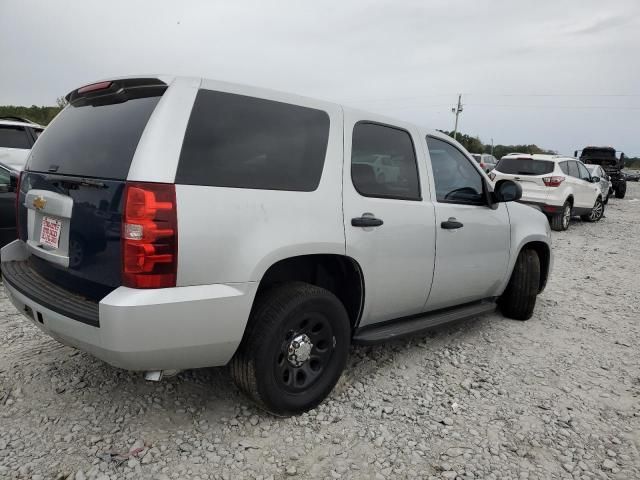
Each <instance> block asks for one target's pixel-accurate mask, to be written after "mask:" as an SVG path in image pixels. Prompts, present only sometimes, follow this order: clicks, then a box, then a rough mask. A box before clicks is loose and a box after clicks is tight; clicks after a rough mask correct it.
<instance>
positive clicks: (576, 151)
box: [573, 150, 578, 158]
mask: <svg viewBox="0 0 640 480" xmlns="http://www.w3.org/2000/svg"><path fill="white" fill-rule="evenodd" d="M573 156H574V157H576V158H578V150H574V151H573Z"/></svg>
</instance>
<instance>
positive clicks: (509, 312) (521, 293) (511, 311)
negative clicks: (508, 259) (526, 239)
mask: <svg viewBox="0 0 640 480" xmlns="http://www.w3.org/2000/svg"><path fill="white" fill-rule="evenodd" d="M539 289H540V258H539V257H538V253H537V252H536V251H535V250H531V249H525V250H522V251H521V252H520V254H519V255H518V258H517V259H516V264H515V266H514V267H513V272H512V273H511V278H510V279H509V284H508V285H507V288H506V290H505V291H504V293H503V294H502V296H501V297H500V299H499V305H500V309H501V310H502V314H503V315H504V316H505V317H507V318H513V319H515V320H529V319H530V318H531V316H532V315H533V309H534V307H535V306H536V297H537V296H538V291H539Z"/></svg>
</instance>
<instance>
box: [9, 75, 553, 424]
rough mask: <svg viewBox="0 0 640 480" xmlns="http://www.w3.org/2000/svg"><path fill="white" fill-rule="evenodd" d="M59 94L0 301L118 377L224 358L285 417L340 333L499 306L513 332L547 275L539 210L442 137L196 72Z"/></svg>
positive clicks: (317, 381)
mask: <svg viewBox="0 0 640 480" xmlns="http://www.w3.org/2000/svg"><path fill="white" fill-rule="evenodd" d="M66 98H67V100H68V101H69V105H68V106H67V107H66V108H65V109H64V110H63V111H62V112H61V113H60V114H59V116H58V117H57V118H56V119H55V120H54V121H53V122H52V124H51V125H50V126H49V127H47V129H46V130H45V131H44V133H43V134H42V136H41V137H40V139H39V140H38V142H36V144H35V146H34V148H33V150H32V153H31V156H30V157H29V160H28V163H27V166H26V169H25V171H24V172H23V174H22V177H21V181H20V186H19V189H18V236H19V239H18V240H16V241H14V242H12V243H10V244H9V245H7V246H6V247H4V248H3V249H2V264H1V265H2V276H3V278H4V288H5V291H6V292H7V295H8V296H9V298H10V299H11V301H12V302H13V304H14V305H15V306H16V307H17V309H18V311H20V312H22V313H23V314H24V315H25V316H26V317H27V318H28V319H29V321H31V322H32V323H33V324H34V325H36V326H37V327H38V328H40V329H41V330H42V331H44V332H45V333H47V334H49V335H51V336H52V337H54V338H56V339H57V340H59V341H60V342H62V343H64V344H66V345H70V346H73V347H76V348H79V349H81V350H84V351H87V352H90V353H91V354H93V355H95V356H96V357H98V358H101V359H103V360H104V361H106V362H108V363H110V364H112V365H115V366H117V367H121V368H125V369H130V370H141V371H146V372H147V377H148V378H149V379H155V380H158V379H160V378H161V377H162V375H163V372H166V371H168V370H171V371H175V370H179V369H189V368H198V367H208V366H222V365H229V367H230V368H229V370H230V373H231V376H232V377H233V379H234V380H235V381H236V382H237V384H238V385H239V386H240V388H241V389H242V390H244V391H245V392H246V393H247V394H248V395H249V396H250V397H251V398H252V399H254V400H255V401H256V402H257V403H258V404H260V405H261V406H262V407H264V408H265V409H267V410H269V411H271V412H274V413H276V414H280V415H286V414H295V413H299V412H302V411H305V410H308V409H310V408H313V407H314V406H316V405H317V404H319V403H320V402H321V401H322V400H323V399H324V398H325V397H326V396H327V395H328V394H329V393H330V392H331V390H332V389H333V387H334V385H335V384H336V382H337V381H338V379H339V378H340V375H341V373H342V370H343V369H344V367H345V365H346V361H347V355H348V353H349V347H350V345H351V343H352V342H359V343H363V344H372V343H376V342H382V341H385V340H389V339H394V338H399V337H402V336H405V335H410V334H418V333H420V332H423V331H425V330H426V329H429V328H432V327H433V326H435V325H438V324H442V323H445V322H450V321H453V320H460V319H463V318H469V317H473V316H477V315H479V314H482V313H485V312H490V311H494V310H495V309H496V308H497V307H498V306H499V308H500V309H501V311H502V313H503V314H504V315H505V316H507V317H509V318H515V319H518V320H527V319H529V318H530V317H531V316H532V314H533V310H534V307H535V303H536V296H537V295H538V293H539V292H541V291H542V290H543V289H544V287H545V284H546V282H547V278H548V276H549V272H550V271H551V267H552V263H553V256H552V252H551V239H550V229H549V225H548V223H547V220H546V218H545V216H544V215H543V214H542V213H540V212H539V211H536V210H534V209H532V208H529V207H527V206H525V205H521V204H519V203H517V202H515V201H514V200H518V199H519V198H520V196H521V194H522V191H521V188H520V187H519V186H518V185H517V184H516V183H514V182H512V181H509V180H506V181H503V182H500V183H498V184H497V185H495V186H494V185H492V184H491V182H490V181H489V179H488V177H487V176H486V174H485V173H484V172H483V171H482V169H481V168H480V166H479V165H478V164H477V163H476V162H475V161H474V160H473V158H471V156H470V155H469V154H468V153H467V152H466V151H465V149H464V148H463V147H462V146H461V145H460V144H459V143H457V142H456V141H455V140H453V139H451V138H450V137H448V136H446V135H444V134H442V133H439V132H436V131H432V130H426V129H424V128H422V127H419V126H417V125H413V124H410V123H406V122H402V121H398V120H394V119H391V118H386V117H383V116H380V115H377V114H373V113H367V112H362V111H358V110H353V109H350V108H346V107H343V106H341V105H335V104H331V103H327V102H323V101H319V100H313V99H310V98H303V97H299V96H296V95H290V94H286V93H279V92H274V91H271V90H263V89H258V88H252V87H247V86H243V85H236V84H229V83H223V82H218V81H214V80H207V79H201V78H183V77H164V76H162V77H143V78H137V77H134V78H118V79H111V80H106V81H102V82H98V83H95V84H91V85H87V86H84V87H81V88H78V89H75V90H73V91H72V92H71V93H70V94H69V95H67V97H66ZM387 160H389V162H387V163H390V165H385V162H386V161H387ZM380 161H381V163H382V165H384V166H385V168H387V169H386V170H385V169H379V170H376V167H377V166H378V163H379V162H380Z"/></svg>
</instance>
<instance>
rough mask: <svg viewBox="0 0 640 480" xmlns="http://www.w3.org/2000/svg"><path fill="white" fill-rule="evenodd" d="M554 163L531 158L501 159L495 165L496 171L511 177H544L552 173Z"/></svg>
mask: <svg viewBox="0 0 640 480" xmlns="http://www.w3.org/2000/svg"><path fill="white" fill-rule="evenodd" d="M553 169H554V163H553V162H551V161H549V160H534V159H533V158H521V157H503V158H502V160H500V161H499V162H498V165H496V170H497V171H498V172H502V173H510V174H512V175H546V174H548V173H551V172H553Z"/></svg>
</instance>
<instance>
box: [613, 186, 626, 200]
mask: <svg viewBox="0 0 640 480" xmlns="http://www.w3.org/2000/svg"><path fill="white" fill-rule="evenodd" d="M615 190H616V198H624V196H625V195H626V194H627V182H622V183H621V184H619V185H618V186H617V187H616V189H615Z"/></svg>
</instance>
